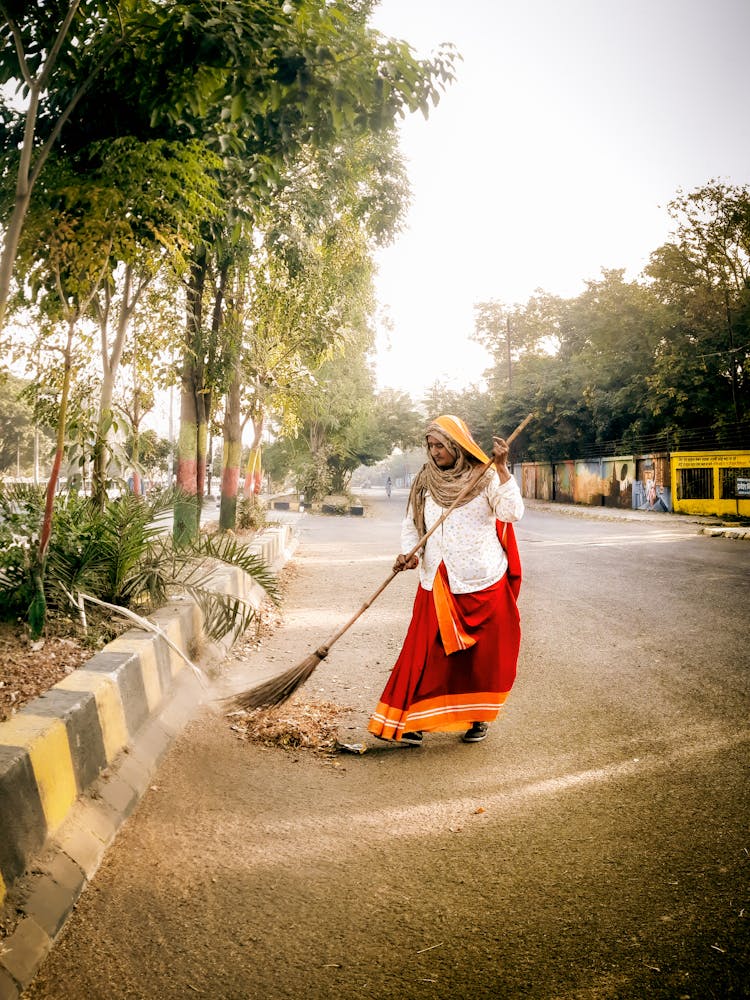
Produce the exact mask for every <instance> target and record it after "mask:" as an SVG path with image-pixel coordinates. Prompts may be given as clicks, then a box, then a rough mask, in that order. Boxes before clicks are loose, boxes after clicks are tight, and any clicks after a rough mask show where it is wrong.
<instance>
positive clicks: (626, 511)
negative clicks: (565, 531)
mask: <svg viewBox="0 0 750 1000" xmlns="http://www.w3.org/2000/svg"><path fill="white" fill-rule="evenodd" d="M524 504H525V505H526V508H527V509H528V510H539V511H548V512H549V513H553V514H564V515H566V516H567V517H583V518H590V519H592V520H599V521H636V522H638V521H640V522H641V523H644V522H645V523H648V524H694V525H696V531H697V533H698V534H699V535H710V536H711V537H712V538H718V537H723V538H735V539H746V540H750V527H748V526H742V525H736V526H735V525H731V524H728V523H725V522H723V521H722V520H721V518H719V517H713V516H701V515H699V514H674V513H669V512H666V511H665V512H664V513H659V512H658V511H652V510H632V509H631V508H620V507H590V506H588V505H586V504H574V503H553V502H551V501H548V500H530V499H528V498H524Z"/></svg>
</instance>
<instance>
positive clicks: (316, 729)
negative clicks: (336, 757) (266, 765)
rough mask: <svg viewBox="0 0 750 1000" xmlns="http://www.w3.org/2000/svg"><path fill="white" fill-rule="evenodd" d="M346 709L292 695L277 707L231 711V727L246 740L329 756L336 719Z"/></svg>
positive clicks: (332, 744)
mask: <svg viewBox="0 0 750 1000" xmlns="http://www.w3.org/2000/svg"><path fill="white" fill-rule="evenodd" d="M346 711H347V709H346V708H342V707H341V706H340V705H336V704H334V703H333V702H330V701H319V702H302V701H299V700H297V699H295V698H292V699H290V700H289V701H288V702H286V704H284V705H279V706H278V708H271V709H265V710H260V709H258V710H256V711H253V712H238V713H236V714H233V715H232V717H231V718H232V720H233V722H232V725H231V727H230V728H231V729H232V732H234V733H236V734H237V737H238V738H239V739H241V740H246V741H248V742H249V743H261V744H263V745H264V746H268V747H281V748H282V749H283V750H310V751H312V752H313V753H316V754H322V755H330V754H332V753H333V752H334V751H335V750H336V745H337V740H336V734H337V722H338V719H339V717H340V716H341V715H342V714H343V713H344V712H346Z"/></svg>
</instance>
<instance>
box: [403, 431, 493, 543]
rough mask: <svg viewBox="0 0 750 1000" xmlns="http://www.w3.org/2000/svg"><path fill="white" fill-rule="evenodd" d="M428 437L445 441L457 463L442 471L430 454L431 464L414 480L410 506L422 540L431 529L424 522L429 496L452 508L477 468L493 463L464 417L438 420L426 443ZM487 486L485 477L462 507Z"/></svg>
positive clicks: (429, 462) (466, 498)
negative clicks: (462, 418)
mask: <svg viewBox="0 0 750 1000" xmlns="http://www.w3.org/2000/svg"><path fill="white" fill-rule="evenodd" d="M428 435H429V436H430V437H435V438H437V439H438V441H441V442H442V443H443V445H445V447H446V448H447V449H448V451H449V452H450V454H451V455H453V456H455V459H456V460H455V462H454V463H453V465H452V466H451V467H450V469H441V468H440V466H439V465H437V463H436V462H435V459H434V458H433V457H432V455H430V453H429V451H428V453H427V462H425V464H424V465H423V466H422V468H421V469H420V470H419V472H418V473H417V475H416V476H415V477H414V482H413V483H412V487H411V492H410V493H409V507H411V511H412V516H413V518H414V524H415V525H416V527H417V531H418V532H419V535H420V537H421V536H422V535H424V533H425V531H426V530H427V529H426V526H425V520H424V504H425V495H426V494H427V493H429V494H430V496H431V497H432V499H433V500H434V501H435V503H437V504H439V505H440V506H441V507H443V508H447V507H450V505H451V504H452V503H453V502H454V500H455V499H456V497H457V496H458V495H459V493H460V492H461V490H463V489H464V487H465V486H466V484H467V482H468V481H469V480H470V479H471V477H472V476H474V475H475V472H476V466H477V465H478V464H480V463H481V464H484V463H485V462H489V457H488V456H487V455H485V453H484V452H483V451H482V449H481V448H480V447H479V445H478V444H477V442H476V441H475V440H474V438H473V437H472V436H471V432H470V431H469V428H468V427H467V426H466V424H465V423H464V422H463V420H461V418H460V417H454V416H453V415H452V414H445V415H443V416H440V417H437V418H436V419H435V420H433V421H432V423H431V424H429V426H428V427H427V430H426V431H425V441H426V440H427V437H428ZM484 485H485V477H484V476H481V477H480V479H479V481H478V482H477V483H476V484H475V485H474V487H473V488H472V489H471V490H469V491H468V493H467V494H466V496H465V497H463V499H462V500H461V502H460V503H459V504H458V506H459V507H462V506H463V505H464V504H466V503H469V501H470V500H473V499H474V497H475V496H478V495H479V493H481V492H482V490H483V489H484Z"/></svg>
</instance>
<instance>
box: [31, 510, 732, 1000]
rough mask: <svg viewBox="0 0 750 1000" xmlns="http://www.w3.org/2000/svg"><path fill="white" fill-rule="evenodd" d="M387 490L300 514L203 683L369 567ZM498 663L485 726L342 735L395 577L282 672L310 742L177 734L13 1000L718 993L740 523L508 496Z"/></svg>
mask: <svg viewBox="0 0 750 1000" xmlns="http://www.w3.org/2000/svg"><path fill="white" fill-rule="evenodd" d="M403 501H404V496H403V494H399V493H398V492H394V495H393V497H392V498H391V500H390V501H386V499H385V497H383V496H381V495H380V494H376V493H373V494H372V495H371V496H369V497H368V502H369V503H370V511H369V512H368V516H367V517H366V518H354V517H352V518H317V517H311V516H309V515H304V516H303V517H302V518H301V519H300V522H299V523H300V526H301V531H302V541H301V545H300V548H299V551H298V555H297V558H296V559H295V561H294V564H293V565H292V566H291V567H290V569H289V570H288V571H287V573H286V584H285V586H286V599H285V608H284V616H283V619H284V620H283V623H282V625H281V627H279V628H278V629H277V630H276V631H275V632H274V634H273V635H272V636H270V637H269V638H267V639H266V640H265V641H264V642H263V644H262V646H261V647H260V649H259V650H257V651H256V652H254V653H251V654H250V655H249V656H248V657H247V658H246V659H245V660H244V661H242V662H240V661H239V660H234V661H232V662H230V663H229V664H228V668H227V676H226V678H225V680H224V681H223V685H224V687H223V690H226V689H237V688H242V687H247V686H248V683H249V681H248V679H249V678H250V679H252V678H253V677H255V676H257V675H258V672H259V671H263V670H269V669H275V670H278V669H281V668H282V667H285V666H289V665H292V664H294V663H295V662H297V661H299V660H300V659H301V658H303V657H304V656H306V655H307V653H309V652H311V651H312V650H313V649H314V648H315V647H316V646H317V645H318V644H319V643H320V642H321V641H323V640H325V639H326V638H328V636H329V635H331V634H332V633H333V632H335V631H336V629H337V628H338V627H339V626H340V625H341V624H343V622H344V621H346V620H347V619H348V617H349V616H350V614H351V613H353V611H355V610H356V609H357V608H358V607H359V606H360V605H361V604H362V602H363V601H364V600H365V599H366V598H367V597H368V596H369V594H370V593H372V591H374V589H375V588H376V587H377V586H378V585H379V583H380V582H381V581H382V580H383V579H384V578H385V577H386V576H387V575H388V573H389V569H390V564H391V561H392V556H393V554H394V553H395V551H396V550H397V548H398V545H397V537H398V521H399V520H400V517H401V511H402V507H403ZM518 535H519V544H520V548H521V555H522V559H523V565H524V584H523V588H522V592H521V600H520V607H521V614H522V625H523V629H524V640H523V646H522V654H521V660H520V664H519V675H518V680H517V682H516V686H515V688H514V690H513V692H512V694H511V696H510V698H509V700H508V702H507V705H506V709H505V714H504V716H503V717H502V719H501V720H499V721H498V723H497V724H496V725H495V726H493V727H492V730H491V732H490V736H489V738H488V739H487V740H486V741H485V742H484V743H481V744H478V745H475V746H467V745H465V744H462V743H461V742H460V741H459V740H458V739H457V738H456V736H455V735H451V734H442V735H432V736H428V737H427V738H426V740H425V744H424V745H423V746H422V747H399V746H393V745H387V744H383V743H379V742H377V741H373V740H370V739H369V738H368V737H367V736H366V735H365V732H364V730H365V725H366V720H367V716H368V713H369V711H371V710H372V708H373V707H374V705H375V703H376V701H377V698H378V696H379V694H380V691H381V689H382V687H383V684H384V682H385V679H386V677H387V675H388V672H389V669H390V666H391V665H392V662H393V660H394V659H395V656H396V654H397V652H398V648H399V643H400V640H401V638H402V637H403V633H404V630H405V628H406V623H407V620H408V614H409V609H410V603H411V600H412V598H413V593H414V587H415V581H416V577H415V575H414V574H406V573H404V574H401V575H400V576H399V577H398V578H397V579H396V580H395V581H394V582H393V584H392V585H391V586H389V587H388V588H387V589H386V591H385V592H384V593H383V595H382V596H381V598H379V599H378V601H377V602H376V604H375V605H374V606H373V607H372V608H371V609H370V610H369V611H368V612H367V613H366V614H365V615H364V616H363V617H362V618H361V619H360V620H359V621H358V622H357V624H356V625H355V626H354V627H353V628H352V629H351V630H350V631H349V632H348V633H346V635H345V636H344V637H343V638H342V639H341V640H340V642H339V643H337V644H336V646H335V647H334V649H333V650H332V651H331V654H330V656H329V657H328V659H327V660H326V661H325V662H324V663H323V664H321V666H320V667H319V668H318V670H317V671H316V672H315V673H314V674H313V677H312V678H311V680H310V681H309V682H308V685H307V686H306V689H305V690H304V698H305V700H306V701H308V702H317V701H322V700H327V701H335V702H336V703H338V704H339V705H341V706H343V707H345V708H346V709H347V711H346V712H345V714H344V715H343V716H342V718H341V725H340V738H341V739H343V740H345V741H349V742H354V741H362V742H364V743H365V744H366V747H367V749H366V752H365V753H364V754H363V755H361V756H353V755H345V754H342V755H338V756H336V757H335V758H334V759H325V758H320V757H316V756H313V755H310V754H306V753H304V752H301V751H298V752H289V751H284V750H280V749H268V748H263V747H260V746H258V745H254V744H248V743H246V742H242V741H241V740H239V739H238V738H237V736H236V734H235V733H233V732H232V731H231V729H230V727H229V723H230V720H227V719H225V718H223V717H222V716H221V715H220V714H217V713H216V712H215V711H211V710H209V709H206V710H205V711H203V712H202V713H201V714H200V715H199V717H198V718H196V720H195V721H194V722H192V723H191V724H190V725H189V727H188V728H187V730H186V731H185V732H184V734H183V735H182V736H181V737H180V738H179V739H178V740H177V742H176V743H175V745H174V747H173V749H172V751H171V752H170V754H169V756H168V757H167V759H166V761H165V763H164V765H163V767H162V769H161V771H160V773H159V775H158V777H157V779H156V780H155V781H154V785H153V787H152V789H151V790H150V792H149V793H148V794H147V795H146V797H145V798H144V800H143V802H142V803H141V805H140V807H139V809H138V811H137V812H136V814H135V815H134V816H133V817H132V818H131V819H130V820H129V821H128V823H127V824H126V826H125V828H124V829H123V831H122V832H121V834H120V836H119V837H118V839H117V841H116V842H115V844H114V845H113V847H112V849H111V850H110V852H109V853H108V855H107V857H106V859H105V861H104V863H103V865H102V867H101V868H100V870H99V873H98V874H97V876H96V879H95V880H94V883H93V884H92V885H91V886H90V887H89V888H88V889H87V891H86V893H85V895H84V897H83V898H82V900H81V901H80V903H79V905H78V907H77V909H76V912H75V914H74V915H73V917H72V918H71V920H70V922H69V924H68V927H67V929H66V931H65V932H64V935H63V937H62V939H61V940H60V941H59V942H58V944H57V945H56V947H55V949H54V951H53V953H52V955H51V956H50V957H49V959H48V960H47V962H46V964H45V965H44V966H43V968H42V970H41V972H40V973H39V975H38V977H37V980H36V981H35V983H34V984H33V985H32V987H30V989H29V990H28V991H27V992H26V994H24V996H25V997H26V998H29V1000H30V998H35V1000H41V998H55V1000H68V998H70V1000H79V998H80V1000H84V998H85V1000H98V998H102V1000H104V998H107V1000H119V998H123V1000H124V998H129V1000H133V998H144V1000H145V998H149V1000H150V998H156V997H158V998H166V1000H171V998H175V1000H177V998H180V1000H183V998H186V997H207V998H212V1000H224V998H226V1000H229V998H231V1000H360V998H362V1000H364V998H376V1000H396V998H399V1000H423V998H425V1000H447V998H451V1000H453V998H458V1000H480V998H500V1000H504V998H518V997H523V998H534V1000H536V998H538V1000H646V998H648V1000H650V998H665V1000H666V998H669V1000H672V998H685V1000H688V998H690V1000H705V998H726V997H747V996H748V995H750V993H749V992H748V982H749V980H748V968H750V949H749V948H748V944H749V939H750V935H748V921H749V920H750V901H748V894H747V870H748V863H749V862H750V854H749V852H750V837H749V836H748V822H747V821H748V814H749V812H750V810H749V809H748V806H749V801H748V787H749V785H750V782H748V747H749V746H750V727H749V726H748V700H749V699H748V693H749V692H748V666H749V665H750V664H749V658H748V633H747V622H748V621H749V620H750V587H748V576H749V567H750V546H748V544H747V543H746V542H736V541H731V540H729V539H723V538H706V537H705V536H702V535H698V534H697V533H696V527H695V525H694V524H690V523H687V522H684V521H682V520H681V519H679V518H665V519H664V520H663V521H656V520H653V519H651V520H644V521H643V523H640V522H638V523H633V522H627V523H625V522H618V521H616V520H615V521H599V520H593V519H588V518H571V517H565V516H562V515H560V514H558V513H548V512H541V511H538V510H531V511H528V512H527V515H526V517H525V518H524V520H523V522H522V523H521V525H520V526H519V531H518Z"/></svg>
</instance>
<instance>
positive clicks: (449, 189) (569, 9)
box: [372, 0, 750, 399]
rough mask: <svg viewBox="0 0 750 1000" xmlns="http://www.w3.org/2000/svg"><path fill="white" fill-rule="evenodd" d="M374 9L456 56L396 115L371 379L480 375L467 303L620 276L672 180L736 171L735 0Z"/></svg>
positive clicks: (739, 73)
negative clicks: (432, 99) (426, 108)
mask: <svg viewBox="0 0 750 1000" xmlns="http://www.w3.org/2000/svg"><path fill="white" fill-rule="evenodd" d="M372 23H373V25H374V26H375V27H376V28H378V29H379V30H380V31H382V32H384V33H385V34H387V35H391V36H394V37H397V38H403V39H405V40H406V41H408V42H409V43H410V44H411V45H412V46H413V48H414V49H415V50H416V51H417V53H418V54H419V55H420V56H427V55H429V54H430V53H431V52H432V51H433V50H434V49H435V48H436V47H437V45H438V44H439V43H440V42H443V41H451V42H454V43H455V45H456V46H457V48H458V50H459V52H460V53H461V55H462V56H463V62H462V63H460V64H459V66H458V79H457V80H456V82H455V83H453V84H452V85H451V86H450V87H449V88H448V91H447V93H446V94H445V95H444V96H443V98H442V100H441V102H440V104H439V105H438V107H437V108H436V109H435V110H434V111H433V112H432V113H431V115H430V118H429V120H428V121H426V122H425V120H424V118H423V117H422V115H421V114H417V115H412V116H410V117H409V118H408V119H407V120H406V122H405V123H404V125H403V127H402V142H401V145H402V151H403V153H404V155H405V157H406V160H407V166H408V170H409V177H410V181H411V185H412V190H413V201H412V207H411V210H410V213H409V216H408V219H407V226H406V229H405V231H404V232H403V233H402V234H401V235H400V236H399V238H398V240H397V242H396V243H395V244H394V245H393V246H392V247H389V248H388V249H387V250H385V251H383V252H382V253H381V254H380V255H379V268H380V273H379V277H378V282H377V288H378V297H379V301H380V304H381V307H383V308H384V309H385V310H386V311H387V313H388V314H389V315H390V318H391V320H392V322H393V324H394V329H393V330H392V331H391V333H390V334H387V333H386V332H385V331H384V330H382V329H381V331H380V333H379V336H378V352H377V358H376V371H377V375H378V383H379V387H380V388H385V387H392V388H396V389H402V390H405V391H407V392H409V393H410V394H411V395H412V397H413V398H415V399H419V398H420V396H421V395H422V393H423V391H424V389H425V388H426V387H428V386H430V385H431V384H432V383H433V382H434V381H435V380H438V379H439V380H440V381H442V382H446V383H447V384H448V385H449V386H450V387H451V388H454V389H461V388H464V387H465V386H467V385H469V384H476V383H478V382H479V381H480V378H481V373H482V370H483V369H484V368H485V367H486V364H487V359H486V355H485V354H484V352H483V351H482V349H481V348H480V347H479V346H478V345H476V344H473V343H472V342H471V341H469V335H470V334H471V332H472V330H473V325H474V314H473V305H474V303H475V302H479V301H482V300H485V299H490V298H496V299H500V300H501V301H503V302H506V303H509V304H512V303H516V302H518V303H522V302H525V301H526V300H527V299H528V298H529V296H530V295H531V294H532V293H533V292H534V291H535V289H537V288H543V289H544V290H545V291H548V292H552V293H555V294H559V295H563V296H575V295H577V294H578V293H579V292H581V291H583V288H584V282H585V281H586V280H587V279H596V278H598V277H599V276H600V274H601V269H602V268H603V267H606V268H617V267H624V268H626V273H627V277H628V278H631V279H632V278H636V277H638V275H639V274H640V272H641V270H642V268H643V267H644V266H645V264H646V263H647V261H648V257H649V254H650V253H651V252H652V251H653V250H655V249H656V248H657V247H658V246H659V245H660V244H661V243H663V242H664V240H665V239H666V238H667V236H668V234H669V232H670V228H671V220H670V219H669V218H668V216H667V212H666V205H667V203H668V202H669V201H670V200H671V199H672V198H673V197H674V196H675V194H676V193H677V191H678V189H679V188H682V189H683V190H685V191H690V190H692V189H694V188H697V187H699V186H701V185H703V184H705V183H706V182H707V181H708V180H710V179H712V178H718V179H721V180H724V181H727V182H731V183H737V184H747V183H750V129H749V128H748V108H750V73H748V69H747V67H748V55H747V51H748V40H750V0H462V2H457V0H381V3H380V6H379V7H378V8H377V9H376V11H375V14H374V17H373V20H372Z"/></svg>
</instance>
